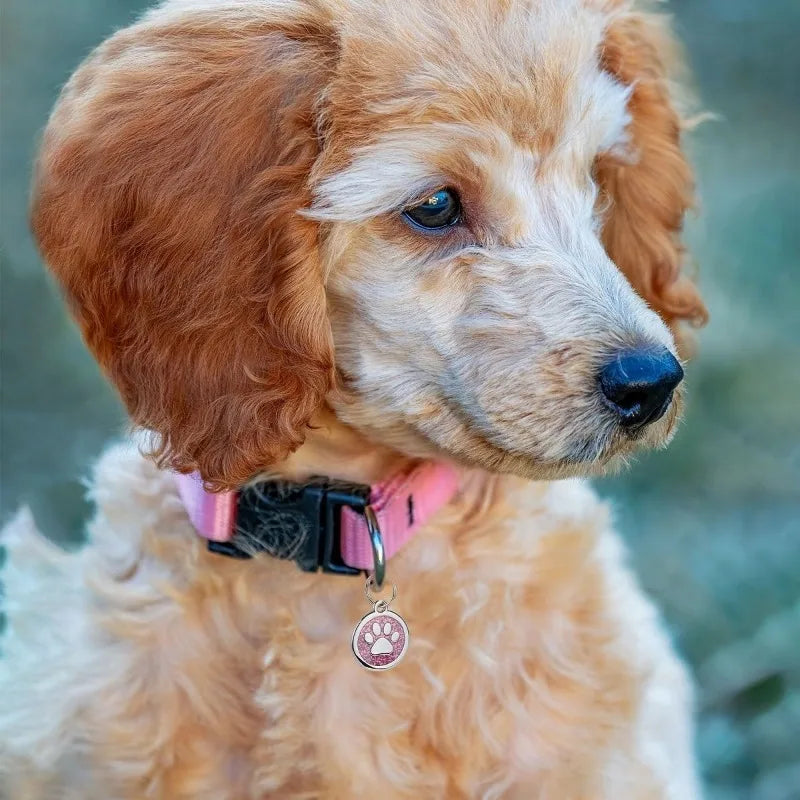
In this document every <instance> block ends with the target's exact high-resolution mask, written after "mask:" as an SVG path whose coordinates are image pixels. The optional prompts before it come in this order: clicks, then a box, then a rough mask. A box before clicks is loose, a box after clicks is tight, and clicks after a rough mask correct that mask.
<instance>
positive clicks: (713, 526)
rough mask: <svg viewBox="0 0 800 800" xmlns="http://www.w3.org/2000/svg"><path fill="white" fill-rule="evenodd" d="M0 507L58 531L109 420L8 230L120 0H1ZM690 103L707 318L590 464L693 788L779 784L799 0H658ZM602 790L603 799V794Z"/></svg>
mask: <svg viewBox="0 0 800 800" xmlns="http://www.w3.org/2000/svg"><path fill="white" fill-rule="evenodd" d="M3 5H4V19H3V22H2V29H1V35H2V42H1V47H0V53H1V56H2V74H1V79H2V101H3V107H2V118H1V119H0V123H1V124H2V139H0V147H1V150H2V153H1V155H2V195H1V200H2V211H1V213H0V237H1V238H0V247H1V248H2V249H1V256H2V287H1V288H2V295H1V299H2V429H1V430H0V435H1V436H2V438H0V446H1V448H2V451H1V454H0V455H1V458H2V460H1V462H0V465H1V466H2V516H3V519H7V517H8V516H9V515H10V514H11V513H13V511H14V509H15V508H16V507H17V506H18V505H19V504H20V503H28V504H30V505H31V506H32V508H33V510H34V513H35V516H36V518H37V521H38V522H39V524H40V527H42V528H43V529H44V530H46V531H47V532H48V533H49V534H51V535H53V536H55V537H57V538H58V539H60V540H61V541H64V542H66V543H74V542H78V541H79V540H80V536H81V530H82V525H83V522H84V520H85V518H86V516H87V514H88V513H89V512H90V509H89V508H88V507H87V505H86V504H85V501H84V499H83V494H84V488H83V484H82V480H83V478H84V477H85V475H86V474H87V469H88V465H89V464H90V463H91V462H92V460H93V459H94V458H95V457H96V456H97V454H98V453H99V451H100V450H101V448H102V447H103V444H104V443H105V442H106V441H107V440H108V439H109V438H111V437H113V436H116V435H118V434H119V432H120V430H121V429H122V427H123V425H124V421H123V414H122V409H121V407H120V405H119V403H118V401H117V399H116V398H115V396H114V395H113V394H112V392H111V390H110V389H109V388H108V386H107V385H106V384H105V383H104V381H103V380H102V378H101V376H100V374H99V372H98V370H97V368H96V367H95V365H94V362H93V361H92V360H91V359H90V357H89V356H88V354H87V353H86V351H85V350H84V347H83V345H82V343H81V341H80V338H79V336H78V334H77V332H76V330H75V328H74V327H73V325H72V324H71V322H70V321H69V320H68V318H67V316H66V314H65V311H64V308H63V305H62V303H61V301H60V299H59V297H58V294H57V292H56V291H55V289H54V287H53V285H52V284H51V282H50V281H49V279H48V278H47V277H46V275H45V273H44V270H43V268H42V266H41V263H40V260H39V258H38V256H37V254H36V251H35V249H34V246H33V244H32V242H31V238H30V235H29V232H28V225H27V194H28V183H29V179H30V172H31V159H32V155H33V153H34V150H35V147H36V141H37V136H38V134H39V132H40V130H41V129H42V127H43V125H44V123H45V121H46V119H47V115H48V112H49V109H50V107H51V105H52V103H53V101H54V99H55V97H56V94H57V92H58V90H59V88H60V86H61V85H62V84H63V82H64V81H65V80H66V78H67V77H68V75H69V73H70V72H71V71H72V70H73V69H74V67H75V66H76V65H77V64H78V63H79V61H80V60H81V59H82V58H83V57H84V56H85V55H86V54H87V53H88V52H89V50H90V49H91V47H92V46H94V45H95V44H97V43H98V42H99V41H100V40H101V39H102V38H104V37H105V36H106V35H108V34H109V33H110V32H111V31H113V30H114V29H115V28H118V27H120V26H122V25H125V24H126V23H127V22H129V21H131V20H132V19H133V18H134V17H135V15H136V14H137V13H139V12H140V10H141V9H142V7H143V6H144V3H142V2H140V0H68V1H67V0H4V2H3ZM671 10H672V13H674V15H675V18H676V26H677V28H678V31H679V33H680V34H681V36H682V38H683V40H684V42H685V43H686V45H687V48H688V52H689V57H690V61H691V65H692V68H693V71H694V74H695V78H696V87H697V91H698V93H699V95H700V97H701V98H702V101H703V104H704V107H705V108H707V109H708V110H710V111H713V112H715V113H716V114H717V115H718V119H717V120H716V121H714V122H709V123H706V124H705V125H703V126H702V127H701V128H700V129H699V130H698V131H697V132H696V133H695V134H693V136H692V138H691V149H692V151H693V153H694V161H695V163H696V165H697V169H698V176H699V188H700V200H701V208H700V213H699V215H698V216H697V217H693V218H691V219H690V220H689V223H688V225H689V233H688V238H689V242H690V245H691V249H692V251H693V254H694V257H695V259H696V261H697V263H698V265H699V269H700V280H701V283H702V285H703V288H704V292H705V295H706V298H707V300H708V303H709V306H710V308H711V313H712V321H711V324H710V325H709V327H708V328H706V329H705V330H704V331H703V332H702V333H701V335H700V338H699V354H698V356H697V358H696V359H695V361H694V362H693V364H692V365H691V367H690V370H689V374H688V381H689V384H690V390H691V391H690V397H691V400H690V407H689V411H688V415H687V419H686V422H685V423H684V425H683V427H682V429H681V431H680V433H679V435H678V437H677V439H676V440H675V442H674V444H673V445H672V446H671V448H670V449H669V450H668V451H667V452H665V453H658V454H653V455H650V456H647V457H644V458H642V459H641V460H640V461H639V462H638V463H637V464H636V465H635V466H634V467H633V468H632V469H631V470H630V471H629V472H628V473H627V474H625V475H624V476H619V477H615V478H613V479H607V480H603V481H601V482H599V488H600V490H601V491H602V492H603V493H604V494H605V495H606V496H608V497H609V498H611V500H612V502H613V504H614V507H615V510H616V515H617V519H618V521H619V525H620V527H621V528H622V530H623V532H624V534H625V536H626V537H627V540H628V542H629V544H630V548H631V551H632V558H633V560H634V562H635V564H636V567H637V570H638V572H639V575H640V576H641V580H642V582H643V584H644V585H645V587H646V588H647V589H648V591H649V592H650V593H651V594H652V595H653V596H654V597H655V598H656V600H657V602H658V603H659V604H660V606H661V608H662V609H663V611H664V615H665V617H666V619H667V622H668V624H669V626H670V628H671V629H672V631H673V633H674V636H675V640H676V643H677V645H678V647H679V648H680V649H681V651H682V652H683V653H684V655H685V656H686V658H687V659H688V660H689V662H690V663H691V665H692V667H693V669H694V672H695V675H696V679H697V684H698V705H699V735H698V750H699V756H700V761H701V765H702V770H703V775H704V779H705V781H706V785H707V787H708V797H709V798H711V800H739V799H740V798H741V800H799V799H800V213H799V212H798V208H799V207H800V145H798V142H799V141H800V0H762V1H761V2H754V0H673V2H672V3H671ZM620 800H623V799H622V798H621V799H620Z"/></svg>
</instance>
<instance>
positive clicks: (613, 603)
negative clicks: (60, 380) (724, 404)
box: [0, 0, 705, 800]
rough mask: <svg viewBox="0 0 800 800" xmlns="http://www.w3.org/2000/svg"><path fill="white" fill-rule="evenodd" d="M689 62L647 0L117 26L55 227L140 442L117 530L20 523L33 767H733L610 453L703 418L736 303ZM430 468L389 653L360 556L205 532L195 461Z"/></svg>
mask: <svg viewBox="0 0 800 800" xmlns="http://www.w3.org/2000/svg"><path fill="white" fill-rule="evenodd" d="M674 59H675V54H674V49H673V46H672V44H671V40H670V38H669V36H668V33H667V31H666V29H665V26H664V23H663V20H661V19H659V18H658V17H656V16H652V15H649V14H647V13H643V12H642V11H641V10H640V9H638V8H637V7H635V5H634V4H633V3H632V2H630V1H629V0H438V2H435V3H431V2H429V1H423V0H406V1H405V2H402V3H400V2H396V0H369V2H367V0H238V1H236V2H233V1H232V0H193V1H192V2H190V1H189V0H170V2H167V3H165V4H164V5H162V6H160V7H158V8H156V9H155V10H153V11H151V12H149V13H147V14H146V15H145V16H144V17H143V18H142V19H141V20H140V21H139V22H137V23H136V24H134V25H132V26H131V27H129V28H127V29H125V30H122V31H120V32H118V33H117V34H115V35H114V36H112V37H111V38H110V39H109V40H108V41H106V42H105V43H104V44H102V45H101V46H100V47H99V48H98V49H97V50H96V51H95V52H94V53H93V54H92V55H90V56H89V58H88V59H87V60H86V62H85V63H84V64H83V65H82V66H81V67H80V68H79V69H78V71H77V72H76V73H75V74H74V75H73V77H72V78H71V79H70V81H69V82H68V83H67V85H66V87H65V88H64V90H63V92H62V95H61V98H60V99H59V101H58V104H57V106H56V108H55V110H54V112H53V115H52V117H51V119H50V122H49V124H48V126H47V130H46V132H45V134H44V139H43V143H42V148H41V156H40V159H39V163H38V167H37V171H36V177H35V185H34V195H33V204H32V220H33V229H34V233H35V235H36V238H37V240H38V242H39V244H40V247H41V250H42V253H43V255H44V258H45V260H46V262H47V264H48V265H49V267H50V268H51V269H52V270H53V272H54V273H55V275H56V276H57V278H58V280H59V281H60V283H61V285H62V286H63V289H64V292H65V296H66V298H67V301H68V302H69V304H70V307H71V309H72V311H73V313H74V315H75V317H76V318H77V320H78V322H79V323H80V325H81V327H82V330H83V333H84V336H85V339H86V342H87V344H88V346H89V347H90V349H91V350H92V352H93V353H94V355H95V356H96V358H97V359H98V361H99V362H100V364H101V365H102V366H103V368H104V369H105V371H106V373H107V374H108V376H109V378H110V379H111V381H113V383H114V384H115V385H116V387H117V388H118V390H119V392H120V393H121V395H122V398H123V399H124V401H125V403H126V405H127V408H128V410H129V412H130V416H131V420H132V422H133V424H134V425H135V427H136V428H137V429H139V431H140V433H138V434H136V436H135V437H134V438H132V439H131V440H129V441H127V442H125V443H122V444H119V445H117V446H114V447H112V448H111V449H110V450H109V451H108V452H107V453H106V454H105V455H104V456H103V457H102V459H101V460H100V462H99V464H98V465H97V467H96V470H95V473H94V480H93V483H92V488H91V496H92V498H93V500H94V502H95V503H96V506H97V512H96V516H95V518H94V519H93V521H92V522H91V524H90V528H89V542H88V545H87V546H86V547H85V548H84V549H83V550H82V551H80V552H78V553H74V554H65V553H62V552H60V551H58V550H56V549H55V548H53V547H52V546H51V545H49V544H47V543H46V541H45V540H44V539H43V538H42V537H40V536H39V535H38V534H37V533H36V531H35V528H34V525H33V522H32V520H31V518H30V515H29V514H28V513H27V512H26V511H22V512H20V514H19V515H18V516H17V517H16V518H15V520H14V521H13V522H12V523H11V524H10V525H9V526H8V528H7V530H6V531H5V532H4V544H5V546H6V548H7V549H8V553H9V556H8V561H7V564H6V567H5V570H4V580H5V584H6V596H5V598H4V602H5V606H6V609H5V611H6V614H7V617H8V629H7V631H6V634H5V637H4V641H3V650H4V658H3V661H2V662H0V697H2V700H0V769H2V772H3V774H4V775H5V781H6V790H7V793H8V794H9V795H10V796H11V797H14V798H50V797H58V798H81V800H92V799H93V798H98V799H99V798H102V800H108V799H109V798H136V799H137V800H139V799H140V798H170V800H179V799H180V798H214V800H220V799H221V798H232V799H236V800H238V799H239V798H311V797H320V798H358V797H367V796H376V797H382V798H415V799H417V798H473V797H475V798H477V797H480V798H500V797H503V798H539V799H540V800H601V799H606V798H607V799H608V800H611V799H613V800H620V799H621V798H626V799H627V798H672V800H690V799H691V798H694V797H697V792H698V790H697V785H696V779H695V771H694V766H693V760H692V752H691V721H690V705H691V701H690V690H689V684H688V681H687V676H686V673H685V670H684V668H683V666H682V665H681V664H680V662H679V661H678V659H677V658H676V656H675V655H674V654H673V652H672V650H671V647H670V644H669V642H668V639H667V637H666V636H665V634H664V632H663V630H662V625H661V623H660V621H659V619H658V617H657V614H656V613H655V611H654V610H653V608H652V606H651V605H650V604H649V602H648V601H647V600H646V599H645V598H644V596H643V595H642V593H641V591H640V589H639V588H638V587H637V585H636V583H635V580H634V579H633V577H632V576H631V574H630V571H629V569H628V567H627V565H626V560H625V556H624V553H623V552H622V548H621V545H620V542H619V540H618V538H617V536H616V535H615V534H614V533H613V531H612V529H611V527H610V525H609V521H608V516H607V512H606V510H605V508H604V507H603V506H602V504H600V503H599V502H598V500H597V499H596V498H595V496H594V494H593V493H592V492H591V490H590V489H589V488H587V486H586V485H585V484H584V483H582V482H580V481H579V480H575V478H576V477H581V476H588V475H593V474H600V473H602V472H605V471H606V470H609V469H613V468H614V467H616V466H619V465H621V464H622V463H624V462H625V460H626V459H627V458H628V457H629V456H630V455H631V454H633V453H634V452H635V451H636V450H637V449H638V448H641V447H654V446H656V447H658V446H664V445H665V444H666V443H667V442H668V441H669V439H670V437H671V435H672V434H673V432H674V430H675V427H676V424H677V421H678V418H679V416H680V413H681V405H682V387H681V386H680V385H679V383H680V380H681V377H682V371H681V367H680V364H679V362H678V360H677V351H676V345H675V341H674V338H673V337H674V335H675V333H676V332H677V330H678V325H679V323H680V322H681V321H682V320H688V321H691V322H695V323H697V322H702V321H703V320H704V318H705V309H704V307H703V303H702V301H701V299H700V297H699V295H698V293H697V290H696V289H695V287H694V285H693V284H692V283H691V282H690V281H689V280H688V279H687V278H686V277H685V276H684V275H683V274H682V273H681V267H682V260H683V258H682V247H681V244H680V241H679V234H680V229H681V222H682V217H683V214H684V211H685V210H686V208H687V207H688V206H689V204H690V202H691V196H692V180H691V172H690V168H689V166H688V164H687V162H686V159H685V157H684V154H683V153H682V151H681V146H680V136H681V117H680V115H679V113H678V111H677V110H676V108H675V106H674V103H673V101H672V99H671V87H670V78H669V68H670V65H671V64H673V63H674ZM430 463H438V464H445V465H447V469H449V470H452V471H454V474H456V475H457V486H458V488H457V491H456V492H455V494H454V495H453V496H452V498H451V499H450V500H449V501H448V502H446V503H443V504H441V507H438V508H435V509H433V513H431V514H430V515H429V518H427V519H426V520H425V522H424V524H421V525H418V526H417V527H418V529H417V530H415V533H414V535H413V537H411V538H410V539H409V541H407V542H406V543H405V545H404V546H403V547H401V548H400V549H399V550H398V552H397V553H396V554H393V555H391V557H390V558H389V562H388V567H387V569H388V575H389V578H388V580H389V582H390V583H393V584H395V585H396V587H397V589H398V597H397V600H396V601H395V603H394V605H393V609H397V611H398V612H399V613H402V615H403V617H404V618H405V620H406V621H407V623H408V626H409V629H410V642H409V644H408V648H407V652H406V653H405V657H404V659H403V661H402V663H400V664H399V665H398V666H397V667H396V668H395V669H393V670H390V671H381V672H375V673H370V672H367V671H366V670H364V669H363V668H362V667H361V665H360V664H358V663H357V662H356V660H355V659H354V658H353V653H352V652H351V651H350V647H349V640H350V636H351V631H352V627H353V625H354V624H355V623H356V622H357V621H358V619H359V618H360V617H361V616H362V615H363V614H364V613H365V612H366V611H368V606H367V605H366V603H365V601H364V597H363V588H364V585H363V578H358V577H355V576H350V577H346V576H342V575H336V574H326V573H324V572H317V573H314V572H303V571H301V570H299V569H298V568H297V566H296V565H295V564H293V563H291V561H289V560H285V559H284V560H281V559H277V558H273V557H270V556H269V555H267V554H263V553H261V554H258V555H257V556H256V557H254V558H252V559H234V558H226V557H224V556H223V555H220V554H219V553H215V552H209V550H208V549H207V548H206V545H205V543H204V542H203V541H202V539H201V537H200V536H198V533H197V531H196V530H195V527H196V526H194V525H193V524H192V522H191V521H190V516H189V515H188V514H187V509H186V508H185V506H184V504H183V503H182V502H181V499H180V496H179V492H178V489H177V488H176V478H175V473H181V474H187V473H192V472H194V473H196V474H198V475H199V476H200V477H201V478H202V480H203V481H204V483H205V488H206V490H207V491H208V492H212V491H213V492H217V493H222V494H216V495H211V494H208V495H206V497H207V498H211V499H212V500H213V498H214V497H216V498H217V499H219V498H221V497H227V496H232V495H226V494H224V493H225V492H236V491H239V490H240V489H242V487H244V486H247V485H252V484H253V482H254V481H264V480H265V479H266V480H273V481H274V480H276V479H281V480H283V481H290V482H293V483H296V484H299V485H301V486H305V485H308V482H309V481H310V479H312V478H316V477H319V476H324V477H326V478H329V479H331V480H337V481H346V482H349V483H351V484H357V485H360V486H370V485H375V484H377V483H380V482H381V481H385V480H386V478H387V477H389V476H391V475H393V474H397V473H401V474H403V472H404V471H408V470H414V469H416V468H417V467H418V466H419V465H425V464H430ZM556 479H568V480H556ZM412 510H413V509H411V507H409V513H411V512H412ZM384 533H386V531H384ZM376 635H377V634H376Z"/></svg>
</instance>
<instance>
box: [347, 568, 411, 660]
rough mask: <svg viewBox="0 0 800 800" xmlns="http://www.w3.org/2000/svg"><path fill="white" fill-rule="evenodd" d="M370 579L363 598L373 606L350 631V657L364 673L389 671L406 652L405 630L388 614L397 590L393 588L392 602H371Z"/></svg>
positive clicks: (404, 625) (392, 612)
mask: <svg viewBox="0 0 800 800" xmlns="http://www.w3.org/2000/svg"><path fill="white" fill-rule="evenodd" d="M372 586H373V579H372V576H370V577H369V578H367V585H366V586H365V587H364V594H365V595H366V596H367V600H369V602H370V604H371V605H372V611H371V612H370V613H369V614H367V615H366V616H365V617H364V618H363V619H362V620H361V622H359V623H358V625H356V629H355V630H354V631H353V653H354V654H355V657H356V658H357V659H358V660H359V661H360V662H361V663H362V664H363V665H364V666H365V667H366V668H367V669H391V668H392V667H393V666H395V664H397V663H398V662H399V661H400V659H401V658H402V657H403V656H404V655H405V654H406V650H407V649H408V626H407V625H406V623H405V621H404V620H403V618H402V617H401V616H400V615H399V614H395V613H394V611H389V605H390V604H391V603H392V602H393V601H394V599H395V597H397V587H396V586H395V585H394V584H392V599H391V600H377V601H376V600H374V599H373V597H372V596H371V595H370V593H369V590H370V588H371V587H372Z"/></svg>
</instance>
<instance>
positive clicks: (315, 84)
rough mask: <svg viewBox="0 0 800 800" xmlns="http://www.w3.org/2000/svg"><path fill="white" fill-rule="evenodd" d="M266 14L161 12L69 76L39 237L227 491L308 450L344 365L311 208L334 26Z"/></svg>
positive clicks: (142, 409)
mask: <svg viewBox="0 0 800 800" xmlns="http://www.w3.org/2000/svg"><path fill="white" fill-rule="evenodd" d="M265 15H266V12H265V10H264V6H260V7H259V5H257V4H254V5H250V6H243V7H241V8H239V9H238V10H237V9H235V8H233V7H231V9H230V10H229V11H220V10H216V11H214V12H207V13H204V12H203V11H202V10H199V11H180V10H179V11H178V12H175V11H164V10H160V11H155V12H153V13H151V14H150V15H148V16H147V17H145V19H144V20H143V21H142V22H140V23H138V24H137V25H135V26H133V27H132V28H129V29H127V30H124V31H122V32H120V33H118V34H117V35H115V36H113V37H112V38H111V39H109V40H108V41H107V42H106V43H105V44H103V45H102V46H101V47H100V48H98V50H97V51H95V53H94V54H93V55H92V56H91V57H90V58H89V59H88V60H87V61H86V63H85V64H84V65H83V66H82V67H81V68H80V69H79V70H78V71H77V72H76V73H75V75H74V76H73V78H72V79H71V80H70V82H69V83H68V84H67V86H66V87H65V89H64V92H63V94H62V96H61V99H60V101H59V103H58V106H57V107H56V109H55V111H54V113H53V116H52V118H51V120H50V123H49V125H48V128H47V131H46V133H45V136H44V141H43V146H42V152H41V156H40V161H39V165H38V172H37V176H36V181H35V186H34V198H33V208H32V217H33V229H34V232H35V235H36V237H37V239H38V241H39V244H40V247H41V250H42V252H43V254H44V256H45V258H46V260H47V262H48V264H49V266H50V267H51V268H52V270H53V272H54V273H55V274H56V275H57V277H58V278H59V280H60V281H61V283H62V284H63V286H64V287H65V290H66V293H67V296H68V297H69V299H70V302H71V304H72V308H73V310H74V312H75V314H76V316H77V318H78V320H79V321H80V323H81V326H82V328H83V332H84V335H85V337H86V340H87V342H88V344H89V346H90V347H91V349H92V350H93V352H94V353H95V355H96V356H97V358H98V359H99V361H100V363H101V364H102V365H103V367H104V368H105V369H106V371H107V372H108V373H109V375H110V377H111V378H112V379H113V381H114V383H115V384H116V385H117V387H118V388H119V391H120V392H121V394H122V397H123V399H124V401H125V403H126V405H127V407H128V409H129V411H130V414H131V417H132V419H133V421H134V423H136V424H137V425H141V426H144V427H146V428H149V429H152V430H153V431H155V432H156V433H157V434H158V437H157V440H158V442H157V444H156V445H155V454H156V456H157V457H158V459H159V462H160V463H161V464H162V465H169V466H171V467H173V468H175V469H178V470H182V471H188V470H195V469H197V470H199V471H200V473H201V474H202V475H203V477H204V478H205V479H206V481H207V482H208V483H209V484H210V485H212V486H214V487H215V488H224V487H233V486H236V485H239V484H241V483H242V482H244V481H246V480H247V479H248V478H250V477H251V476H252V475H253V474H254V473H256V472H257V471H259V470H260V469H263V468H264V467H265V466H267V465H269V464H270V463H271V462H273V461H276V460H279V459H281V458H283V457H284V456H285V455H286V454H287V453H288V452H289V451H291V450H292V449H294V448H296V447H297V446H298V445H299V444H300V443H301V442H302V440H303V435H304V430H305V428H306V425H307V423H308V421H309V418H310V417H311V415H312V414H313V412H314V411H315V410H316V409H317V408H318V407H319V406H320V404H321V403H322V402H323V398H324V397H325V395H326V393H327V392H328V390H329V388H330V386H331V382H332V379H333V353H332V345H331V337H330V329H329V324H328V320H327V315H326V311H325V298H324V290H323V285H322V277H321V275H320V270H319V264H318V258H317V230H316V225H315V224H314V223H312V222H310V221H308V220H305V219H303V218H302V217H300V216H299V215H298V214H297V213H296V211H297V210H298V209H299V208H302V207H304V206H306V205H307V204H308V197H307V194H306V188H305V184H306V177H307V175H308V172H309V170H310V169H311V166H312V164H313V162H314V160H315V159H316V156H317V149H318V148H317V142H316V136H315V132H314V119H313V110H314V108H315V104H316V103H317V101H318V99H319V95H320V92H321V90H322V88H323V87H324V85H325V84H326V82H327V77H326V74H325V72H326V69H327V66H329V65H330V61H331V57H332V54H331V53H330V52H327V51H326V48H329V47H330V45H329V44H328V42H329V41H330V38H329V37H326V34H325V31H324V26H323V22H321V21H319V20H313V19H302V20H294V21H293V20H289V21H288V22H287V21H286V20H279V21H278V22H276V23H275V24H272V23H271V21H270V20H269V19H266V18H265ZM326 65H327V66H326Z"/></svg>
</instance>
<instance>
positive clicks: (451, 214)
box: [403, 189, 461, 231]
mask: <svg viewBox="0 0 800 800" xmlns="http://www.w3.org/2000/svg"><path fill="white" fill-rule="evenodd" d="M403 216H404V217H405V218H406V219H407V220H409V221H410V222H411V223H412V225H415V226H417V227H419V228H424V229H425V230H428V231H435V230H441V229H442V228H449V227H450V226H451V225H455V224H456V223H457V222H458V221H459V220H460V219H461V203H460V202H459V200H458V195H457V194H456V193H455V192H454V191H453V190H452V189H439V191H438V192H434V193H433V194H432V195H431V196H430V197H426V198H425V199H424V200H423V201H422V202H421V203H419V205H416V206H412V207H411V208H407V209H406V210H405V211H404V212H403Z"/></svg>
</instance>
